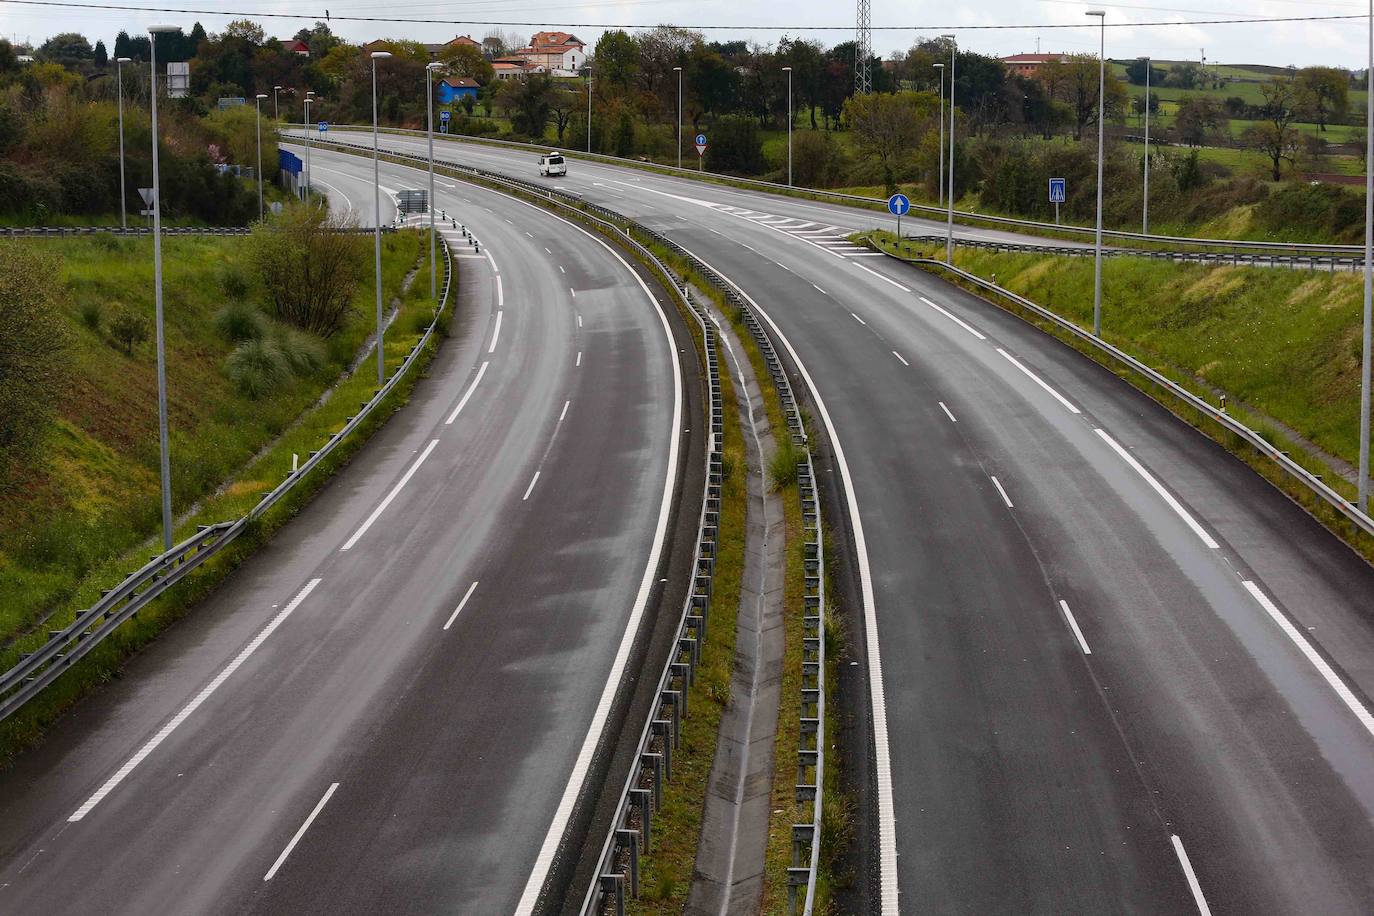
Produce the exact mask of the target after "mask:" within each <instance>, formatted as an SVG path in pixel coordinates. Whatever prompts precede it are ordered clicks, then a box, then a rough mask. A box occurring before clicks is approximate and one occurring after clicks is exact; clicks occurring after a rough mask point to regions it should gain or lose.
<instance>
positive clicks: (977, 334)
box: [917, 296, 987, 340]
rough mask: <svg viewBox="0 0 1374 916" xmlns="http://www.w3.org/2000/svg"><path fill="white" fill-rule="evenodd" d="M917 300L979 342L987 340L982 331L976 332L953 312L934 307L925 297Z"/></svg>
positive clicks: (937, 306)
mask: <svg viewBox="0 0 1374 916" xmlns="http://www.w3.org/2000/svg"><path fill="white" fill-rule="evenodd" d="M917 298H919V299H920V300H921V301H922V302H924V303H925V304H926V305H928V306H930V307H931V308H933V309H935V311H937V312H939V313H940V314H941V315H944V316H945V317H946V318H948V319H949V320H950V321H952V322H954V323H955V324H957V325H958V326H959V327H961V328H963V329H964V330H965V331H968V332H969V333H970V334H972V335H973V336H974V337H977V338H978V339H979V340H987V338H986V337H984V336H983V332H982V331H979V330H978V329H977V328H975V327H974V326H973V325H971V324H969V323H968V322H966V321H964V320H963V319H962V318H960V317H959V316H957V315H955V314H954V313H953V312H951V311H949V310H948V309H946V308H944V307H943V306H940V305H936V304H935V303H934V302H931V301H930V300H929V299H927V298H926V297H925V296H919V297H917Z"/></svg>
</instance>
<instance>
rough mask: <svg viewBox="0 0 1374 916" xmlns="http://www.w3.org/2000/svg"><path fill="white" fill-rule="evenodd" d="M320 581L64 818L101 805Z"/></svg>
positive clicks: (312, 583) (79, 816)
mask: <svg viewBox="0 0 1374 916" xmlns="http://www.w3.org/2000/svg"><path fill="white" fill-rule="evenodd" d="M321 581H322V580H320V579H311V580H310V581H309V582H307V583H306V584H305V587H304V588H302V589H301V590H300V591H299V592H297V593H296V597H294V598H292V599H291V603H290V604H288V605H287V606H286V607H284V608H282V609H281V610H280V611H279V612H277V616H276V617H273V618H272V620H271V622H269V623H268V624H267V626H265V627H263V628H262V630H260V631H259V632H258V635H257V636H254V637H253V641H252V642H250V643H249V644H248V645H246V646H244V647H243V650H242V651H241V652H239V654H238V655H236V656H234V660H233V661H231V662H230V663H229V664H227V665H225V666H224V670H222V671H221V672H220V673H219V674H217V675H215V679H214V680H213V681H211V682H210V683H208V684H206V685H205V686H204V687H203V688H202V689H201V691H200V693H198V694H196V695H195V697H194V698H193V699H192V700H191V702H189V703H187V704H186V705H185V706H183V707H182V708H181V711H180V712H178V713H177V714H176V715H175V716H173V717H172V719H171V721H170V722H168V723H167V724H166V725H164V726H162V728H161V729H159V730H158V733H157V734H156V735H153V737H151V738H149V739H148V742H147V743H146V744H144V745H143V747H141V748H139V749H138V753H136V754H134V755H133V756H132V757H130V758H129V759H128V761H127V762H126V763H125V764H124V765H123V766H122V767H120V768H119V770H118V771H117V772H116V773H115V774H114V775H113V776H111V777H110V778H109V779H107V780H106V781H105V784H104V785H102V786H101V787H100V788H99V789H97V790H96V791H95V794H93V795H92V796H91V797H90V798H88V799H86V801H85V803H84V804H82V805H81V807H80V808H77V809H76V811H75V812H74V813H73V814H72V816H71V817H69V818H67V820H68V821H69V822H70V823H76V822H77V821H79V820H81V819H82V818H83V817H85V816H86V815H87V814H90V812H91V809H92V808H94V807H95V806H96V805H98V804H100V802H101V800H102V799H104V798H105V796H106V795H109V794H110V793H111V792H112V791H114V789H115V787H116V786H118V785H119V784H120V783H121V782H123V781H124V780H125V778H127V777H128V775H129V774H130V773H132V772H133V771H134V767H136V766H138V765H139V764H140V763H142V762H143V761H144V759H145V758H146V757H147V756H148V755H149V754H151V753H152V752H153V751H155V750H157V746H158V745H159V744H161V743H162V742H164V741H166V740H167V736H168V735H170V734H171V733H172V732H174V731H176V729H177V727H178V726H179V725H181V723H182V722H185V721H186V719H187V717H188V716H190V715H191V713H193V712H195V711H196V710H197V709H198V708H200V705H201V704H202V703H204V702H205V701H206V700H208V699H209V698H210V694H212V693H214V692H215V691H216V690H218V689H219V687H220V685H221V684H223V683H224V682H225V681H227V680H228V679H229V677H230V675H232V674H233V673H234V672H235V671H237V670H238V669H239V666H240V665H242V664H243V663H244V662H246V661H247V660H248V657H249V656H250V655H252V654H253V653H254V652H256V651H257V650H258V646H261V645H262V644H263V643H264V642H266V641H267V637H269V636H271V635H272V633H273V632H274V631H275V630H276V629H277V627H279V626H281V624H282V621H284V620H286V618H288V617H290V616H291V613H292V612H293V611H295V610H296V608H298V607H300V604H301V602H302V601H304V600H305V599H306V598H307V597H309V595H310V593H311V592H313V591H314V590H315V586H317V585H319V584H320V582H321Z"/></svg>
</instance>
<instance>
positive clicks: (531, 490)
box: [520, 471, 539, 502]
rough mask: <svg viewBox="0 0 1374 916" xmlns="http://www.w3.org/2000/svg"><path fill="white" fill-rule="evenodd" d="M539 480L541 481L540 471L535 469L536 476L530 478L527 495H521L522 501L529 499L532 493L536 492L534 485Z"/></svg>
mask: <svg viewBox="0 0 1374 916" xmlns="http://www.w3.org/2000/svg"><path fill="white" fill-rule="evenodd" d="M538 482H539V472H538V471H535V472H534V477H532V478H531V479H530V485H529V486H528V487H526V488H525V495H524V496H522V497H520V501H521V502H524V501H525V500H527V499H529V498H530V494H531V493H533V492H534V485H535V484H537V483H538Z"/></svg>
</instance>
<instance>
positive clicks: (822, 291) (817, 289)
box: [811, 283, 830, 296]
mask: <svg viewBox="0 0 1374 916" xmlns="http://www.w3.org/2000/svg"><path fill="white" fill-rule="evenodd" d="M811 285H812V286H816V284H814V283H812V284H811ZM816 292H818V293H820V294H821V295H822V296H828V295H830V294H829V293H827V292H826V291H825V290H823V289H821V288H820V287H819V286H816Z"/></svg>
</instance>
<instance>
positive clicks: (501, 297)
mask: <svg viewBox="0 0 1374 916" xmlns="http://www.w3.org/2000/svg"><path fill="white" fill-rule="evenodd" d="M505 304H506V289H505V287H504V286H503V285H502V283H501V275H500V274H497V275H496V306H497V308H500V307H501V306H504V305H505Z"/></svg>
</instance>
